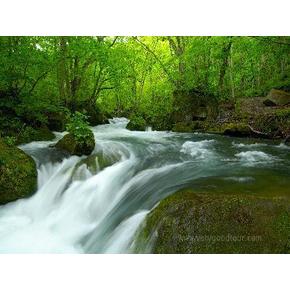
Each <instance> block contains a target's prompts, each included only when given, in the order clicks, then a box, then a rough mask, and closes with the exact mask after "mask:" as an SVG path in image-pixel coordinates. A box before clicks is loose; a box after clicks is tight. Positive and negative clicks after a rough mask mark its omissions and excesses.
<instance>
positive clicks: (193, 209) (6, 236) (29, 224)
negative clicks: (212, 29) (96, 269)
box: [0, 36, 290, 254]
mask: <svg viewBox="0 0 290 290" xmlns="http://www.w3.org/2000/svg"><path fill="white" fill-rule="evenodd" d="M0 63H1V66H0V253H171V254H172V253H174V254H176V253H207V254H208V253H290V246H289V245H290V240H289V237H290V207H289V205H290V202H289V198H290V192H289V188H290V176H289V172H290V155H289V152H290V151H289V148H290V147H289V145H290V37H289V36H280V37H278V36H55V37H54V36H2V37H0Z"/></svg>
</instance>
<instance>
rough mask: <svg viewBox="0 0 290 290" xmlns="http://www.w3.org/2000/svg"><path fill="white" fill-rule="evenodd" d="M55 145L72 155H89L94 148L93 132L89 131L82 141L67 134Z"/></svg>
mask: <svg viewBox="0 0 290 290" xmlns="http://www.w3.org/2000/svg"><path fill="white" fill-rule="evenodd" d="M55 146H56V147H57V148H59V149H62V150H65V151H67V152H69V153H70V154H72V155H78V156H82V155H90V154H91V153H92V151H93V150H94V148H95V138H94V134H93V132H92V131H90V134H89V135H88V137H87V138H86V140H84V141H83V142H79V141H78V140H76V138H74V136H73V135H72V134H67V135H65V136H64V137H63V138H62V139H61V140H60V141H58V142H57V144H56V145H55Z"/></svg>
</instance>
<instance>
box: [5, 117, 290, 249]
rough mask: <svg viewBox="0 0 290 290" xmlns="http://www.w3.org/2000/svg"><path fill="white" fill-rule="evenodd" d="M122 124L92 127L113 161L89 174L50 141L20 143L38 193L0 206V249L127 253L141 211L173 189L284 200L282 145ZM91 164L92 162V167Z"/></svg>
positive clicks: (289, 176) (288, 170)
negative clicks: (35, 173)
mask: <svg viewBox="0 0 290 290" xmlns="http://www.w3.org/2000/svg"><path fill="white" fill-rule="evenodd" d="M127 123H128V121H127V120H126V119H124V118H115V119H113V120H111V124H107V125H100V126H96V127H93V128H92V130H93V132H94V135H95V140H96V147H95V149H94V152H93V153H92V154H99V153H102V154H103V155H104V156H108V157H109V158H111V157H112V158H114V159H115V160H116V162H115V163H114V164H113V165H111V166H108V167H106V168H104V169H103V170H101V171H98V172H97V173H95V172H92V171H91V170H89V169H88V168H87V166H86V165H85V164H83V165H81V166H80V160H82V159H85V158H86V157H85V156H83V157H76V156H71V157H70V156H67V155H66V154H65V153H63V152H60V151H58V150H57V149H55V148H53V147H52V146H51V145H53V144H55V143H56V142H57V141H58V140H59V139H60V138H62V136H63V135H64V134H65V132H64V133H59V132H56V133H55V135H56V138H55V140H53V141H49V142H32V143H29V144H25V145H21V146H20V148H21V149H22V150H24V151H25V152H26V153H28V154H29V155H31V156H32V157H33V158H34V160H35V161H36V164H37V168H38V190H37V192H36V193H35V194H34V195H32V196H31V197H30V198H26V199H21V200H17V201H15V202H11V203H9V204H6V205H4V206H1V207H0V253H131V252H133V251H134V238H135V235H136V232H137V231H138V229H139V227H140V225H141V223H142V222H143V221H144V219H145V218H146V215H147V214H148V213H149V212H150V210H152V208H153V207H154V206H156V205H157V204H158V202H159V201H160V200H162V199H163V198H165V197H166V196H168V195H170V194H172V193H173V192H175V191H177V190H178V189H181V188H186V187H190V188H192V189H194V190H196V192H200V193H221V194H250V195H277V196H288V197H290V189H289V188H290V147H287V146H286V145H281V144H276V143H274V142H270V141H267V142H266V141H265V140H257V139H256V140H253V139H239V138H230V137H225V136H218V135H211V134H185V133H173V132H157V131H152V130H151V129H148V130H147V131H144V132H137V131H129V130H127V129H126V125H127ZM97 165H98V164H97Z"/></svg>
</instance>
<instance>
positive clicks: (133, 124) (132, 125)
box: [127, 115, 146, 131]
mask: <svg viewBox="0 0 290 290" xmlns="http://www.w3.org/2000/svg"><path fill="white" fill-rule="evenodd" d="M129 120H130V122H129V124H128V125H127V128H128V129H129V130H136V131H144V130H145V128H146V121H145V120H144V118H143V117H142V116H137V115H131V116H129Z"/></svg>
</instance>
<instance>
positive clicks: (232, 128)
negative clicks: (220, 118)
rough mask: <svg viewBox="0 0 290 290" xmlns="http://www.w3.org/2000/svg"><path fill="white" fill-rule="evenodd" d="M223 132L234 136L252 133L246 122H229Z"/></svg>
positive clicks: (244, 135)
mask: <svg viewBox="0 0 290 290" xmlns="http://www.w3.org/2000/svg"><path fill="white" fill-rule="evenodd" d="M223 134H224V135H228V136H233V137H248V136H251V135H252V132H251V130H250V128H249V126H248V125H247V124H245V123H229V124H227V125H226V126H225V128H224V130H223Z"/></svg>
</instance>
